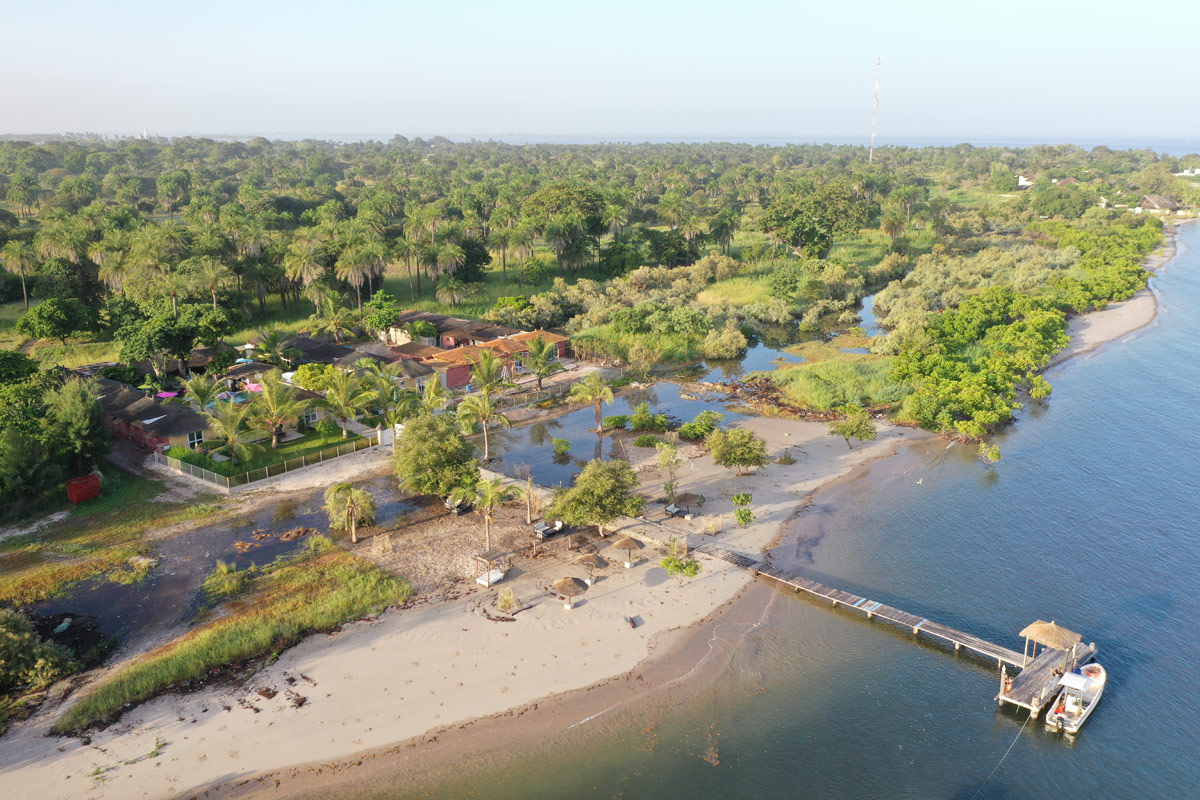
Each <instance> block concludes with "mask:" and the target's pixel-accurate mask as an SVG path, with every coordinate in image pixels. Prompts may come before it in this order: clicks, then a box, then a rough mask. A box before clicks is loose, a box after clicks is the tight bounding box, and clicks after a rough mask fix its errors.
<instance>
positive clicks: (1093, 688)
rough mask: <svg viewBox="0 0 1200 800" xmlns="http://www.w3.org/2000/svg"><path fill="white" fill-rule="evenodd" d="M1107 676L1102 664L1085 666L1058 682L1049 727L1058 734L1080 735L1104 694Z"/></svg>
mask: <svg viewBox="0 0 1200 800" xmlns="http://www.w3.org/2000/svg"><path fill="white" fill-rule="evenodd" d="M1107 681H1108V673H1107V672H1105V671H1104V667H1102V666H1100V665H1099V664H1095V663H1092V664H1084V665H1083V666H1082V667H1080V668H1079V669H1078V670H1076V671H1075V672H1068V673H1067V674H1066V675H1063V676H1062V678H1060V679H1059V681H1058V685H1059V686H1060V687H1062V689H1061V691H1060V692H1059V693H1058V697H1056V698H1054V703H1053V704H1051V706H1050V710H1049V711H1048V712H1047V713H1046V727H1047V728H1050V729H1052V730H1056V731H1058V732H1059V733H1078V732H1079V729H1080V728H1082V727H1083V723H1085V722H1087V719H1088V717H1090V716H1091V715H1092V712H1093V711H1094V710H1095V709H1096V705H1097V704H1099V702H1100V695H1102V694H1104V684H1105V683H1106V682H1107Z"/></svg>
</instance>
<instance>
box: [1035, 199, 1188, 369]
mask: <svg viewBox="0 0 1200 800" xmlns="http://www.w3.org/2000/svg"><path fill="white" fill-rule="evenodd" d="M1195 221H1196V220H1184V221H1181V222H1176V223H1175V224H1174V225H1170V226H1167V227H1165V228H1164V231H1163V232H1164V234H1165V235H1166V241H1165V242H1164V243H1163V245H1162V247H1160V248H1159V249H1158V250H1157V251H1155V252H1154V253H1153V254H1152V255H1151V256H1150V257H1149V258H1147V259H1146V263H1145V265H1144V266H1145V267H1146V269H1148V270H1150V271H1151V272H1157V271H1158V270H1159V269H1161V268H1162V267H1163V266H1164V265H1165V264H1166V263H1167V262H1168V261H1170V260H1171V259H1172V258H1174V257H1175V253H1176V248H1177V246H1178V245H1177V237H1176V235H1175V233H1176V227H1177V226H1178V225H1184V224H1188V223H1189V222H1195ZM1158 313H1159V300H1158V297H1157V296H1156V295H1155V294H1154V288H1153V287H1152V286H1147V287H1146V288H1145V289H1143V290H1142V291H1140V292H1138V293H1137V294H1136V295H1134V296H1133V297H1131V298H1129V299H1128V300H1124V301H1122V302H1120V303H1111V304H1110V305H1109V306H1108V307H1107V308H1104V309H1102V310H1100V311H1093V312H1091V313H1089V314H1080V315H1079V316H1077V317H1073V318H1072V319H1071V321H1070V322H1069V323H1068V325H1067V335H1068V336H1070V337H1071V343H1070V344H1069V345H1067V347H1065V348H1064V349H1063V350H1061V351H1060V352H1059V353H1057V354H1056V355H1055V356H1054V358H1052V359H1051V360H1050V363H1049V365H1047V369H1049V368H1051V367H1056V366H1058V365H1059V364H1062V363H1063V362H1064V361H1068V360H1070V359H1072V358H1076V357H1078V356H1082V355H1088V354H1091V353H1093V352H1095V351H1096V349H1098V348H1099V347H1100V346H1102V345H1104V344H1107V343H1109V342H1113V341H1118V340H1122V339H1124V338H1125V337H1127V336H1129V335H1131V334H1133V333H1136V332H1137V331H1140V330H1141V329H1143V328H1145V327H1147V326H1148V325H1152V324H1154V319H1155V317H1157V316H1158Z"/></svg>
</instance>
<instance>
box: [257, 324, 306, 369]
mask: <svg viewBox="0 0 1200 800" xmlns="http://www.w3.org/2000/svg"><path fill="white" fill-rule="evenodd" d="M289 339H291V337H290V336H289V335H288V334H286V333H284V332H283V331H281V330H279V329H278V328H274V329H272V330H269V331H259V334H258V342H257V343H256V344H255V345H254V356H255V358H260V359H262V360H263V361H266V362H267V363H269V364H281V363H283V362H284V361H294V360H295V359H297V358H299V357H300V356H301V355H303V353H301V352H300V351H299V350H297V349H296V348H294V347H288V345H287V343H288V340H289Z"/></svg>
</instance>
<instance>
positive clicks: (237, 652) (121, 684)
mask: <svg viewBox="0 0 1200 800" xmlns="http://www.w3.org/2000/svg"><path fill="white" fill-rule="evenodd" d="M411 596H412V587H411V586H409V584H408V583H407V582H406V581H405V580H404V579H403V578H398V577H396V576H393V575H389V574H388V573H386V572H384V571H383V570H381V569H379V568H378V567H376V566H375V565H373V564H371V563H370V562H367V561H364V560H363V559H360V558H358V557H357V556H353V555H351V554H349V553H347V552H345V551H344V550H341V549H340V548H337V547H334V546H333V544H332V543H331V542H330V541H329V540H328V539H326V538H325V537H315V538H313V539H311V540H309V544H308V547H307V548H305V549H304V550H302V551H301V552H300V553H299V554H297V555H296V556H294V557H293V558H290V559H287V560H284V561H279V562H276V563H275V564H272V565H270V566H268V567H265V568H263V569H262V571H261V573H260V574H258V575H256V576H255V577H254V578H253V583H252V585H251V586H250V594H249V595H248V596H247V598H246V599H245V600H244V601H235V602H234V604H233V606H234V607H233V609H232V613H230V614H229V615H228V616H225V617H222V618H221V619H218V620H214V621H212V622H209V623H207V624H205V625H203V626H202V627H200V628H197V629H196V630H194V631H191V632H189V633H187V634H185V635H184V636H181V637H179V638H178V639H175V640H174V641H171V642H169V643H167V644H165V645H163V646H162V647H159V648H158V649H157V650H153V651H151V652H150V653H147V654H146V655H144V656H141V657H140V658H138V659H136V660H134V661H132V662H131V663H129V664H128V665H126V666H124V667H122V668H121V669H119V670H117V671H116V672H115V673H114V674H113V675H112V676H110V677H109V678H108V679H107V680H106V681H104V682H103V683H102V684H101V685H100V686H99V687H97V688H96V690H95V691H93V692H91V693H90V694H88V695H87V696H85V697H83V698H82V699H80V700H79V702H77V703H76V704H75V705H74V706H72V707H71V709H70V710H69V711H67V713H66V714H65V715H63V717H62V718H61V719H60V720H59V721H58V722H57V723H55V725H54V728H53V732H54V733H57V734H73V733H78V732H80V731H82V730H84V729H86V728H87V727H89V726H91V725H95V724H97V723H104V722H111V721H112V720H114V719H116V718H117V717H118V716H119V715H120V714H121V713H122V712H124V711H125V710H126V709H127V708H128V707H130V706H132V705H135V704H137V703H141V702H144V701H146V700H148V699H150V698H151V697H154V696H155V695H158V694H160V693H162V692H164V691H168V690H170V689H175V688H190V687H193V686H196V685H197V684H198V683H200V682H202V681H204V680H205V679H207V678H210V677H213V676H214V675H219V674H221V673H222V672H224V671H226V670H228V669H229V668H230V667H234V666H237V665H240V664H245V663H246V662H249V661H252V660H254V659H258V658H264V657H268V656H273V655H278V653H279V652H281V651H282V650H284V649H286V648H288V647H290V646H292V645H294V644H295V643H296V642H298V641H300V639H301V637H303V636H304V635H305V634H308V633H312V632H315V631H322V630H330V629H333V628H335V627H337V626H338V625H340V624H342V623H344V622H347V621H350V620H353V619H357V618H359V617H362V616H364V615H366V614H370V613H374V612H377V611H380V610H382V609H384V608H386V607H387V606H390V605H395V604H398V603H403V602H405V601H407V600H408V599H409V598H410V597H411Z"/></svg>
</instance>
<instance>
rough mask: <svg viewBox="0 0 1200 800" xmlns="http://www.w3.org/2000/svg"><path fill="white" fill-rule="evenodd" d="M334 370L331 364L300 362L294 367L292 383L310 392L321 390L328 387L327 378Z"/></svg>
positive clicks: (335, 368)
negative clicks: (294, 372)
mask: <svg viewBox="0 0 1200 800" xmlns="http://www.w3.org/2000/svg"><path fill="white" fill-rule="evenodd" d="M336 370H337V367H335V366H333V365H332V364H301V365H300V366H298V367H296V374H294V375H293V376H292V383H294V384H296V385H297V386H299V387H300V388H302V389H308V390H309V391H310V392H323V391H325V390H326V389H328V388H329V379H330V377H331V376H332V375H333V373H334V372H335V371H336Z"/></svg>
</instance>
